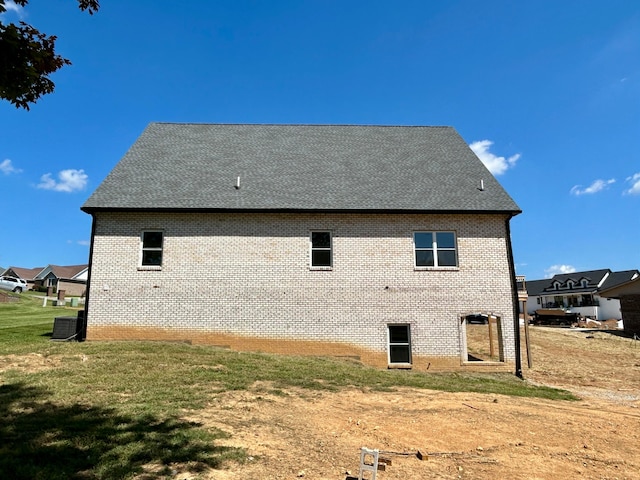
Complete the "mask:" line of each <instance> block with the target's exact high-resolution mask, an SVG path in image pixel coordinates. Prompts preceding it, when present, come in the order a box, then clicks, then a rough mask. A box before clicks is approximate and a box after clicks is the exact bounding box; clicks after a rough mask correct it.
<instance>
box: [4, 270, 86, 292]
mask: <svg viewBox="0 0 640 480" xmlns="http://www.w3.org/2000/svg"><path fill="white" fill-rule="evenodd" d="M88 271H89V266H88V265H87V264H84V265H67V266H61V265H47V266H46V267H37V268H21V267H9V268H7V269H6V270H5V271H4V272H2V275H8V276H11V277H16V278H21V279H23V280H26V281H27V284H28V285H29V288H31V289H33V288H38V287H45V288H46V287H52V288H53V289H56V290H65V292H66V294H67V295H74V296H81V295H84V293H85V290H86V284H87V277H88Z"/></svg>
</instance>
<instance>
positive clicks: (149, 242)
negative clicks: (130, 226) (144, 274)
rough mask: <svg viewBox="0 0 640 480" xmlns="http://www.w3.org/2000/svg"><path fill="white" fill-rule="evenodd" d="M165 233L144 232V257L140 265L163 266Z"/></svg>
mask: <svg viewBox="0 0 640 480" xmlns="http://www.w3.org/2000/svg"><path fill="white" fill-rule="evenodd" d="M163 236H164V235H163V233H162V232H159V231H146V232H142V238H141V240H142V256H141V260H140V265H141V266H143V267H160V266H162V240H163Z"/></svg>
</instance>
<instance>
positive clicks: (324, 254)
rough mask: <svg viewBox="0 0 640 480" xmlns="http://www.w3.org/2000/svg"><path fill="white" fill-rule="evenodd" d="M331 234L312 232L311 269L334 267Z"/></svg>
mask: <svg viewBox="0 0 640 480" xmlns="http://www.w3.org/2000/svg"><path fill="white" fill-rule="evenodd" d="M331 250H332V245H331V232H311V267H312V268H314V267H320V268H330V267H331V266H332V256H333V255H332V251H331Z"/></svg>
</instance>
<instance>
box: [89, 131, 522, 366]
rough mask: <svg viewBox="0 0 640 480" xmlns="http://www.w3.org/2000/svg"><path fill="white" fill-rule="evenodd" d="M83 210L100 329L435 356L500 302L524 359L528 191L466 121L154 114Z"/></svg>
mask: <svg viewBox="0 0 640 480" xmlns="http://www.w3.org/2000/svg"><path fill="white" fill-rule="evenodd" d="M82 210H83V211H85V212H87V213H89V214H91V215H92V217H93V225H92V235H91V252H92V253H91V258H90V273H89V278H90V280H89V288H88V299H87V310H86V318H87V325H88V330H87V338H88V339H89V340H92V339H118V338H126V339H172V340H176V339H178V340H190V341H192V342H194V343H195V342H199V343H208V344H213V345H219V346H227V347H230V348H234V349H239V350H260V351H269V352H283V353H301V354H312V355H336V356H357V357H359V358H360V359H361V360H362V361H363V362H365V363H368V364H372V365H377V366H389V367H392V368H412V367H413V368H417V369H429V368H430V369H432V370H434V369H438V368H460V367H461V365H463V366H467V365H470V362H468V359H469V358H470V356H469V355H468V353H467V339H466V326H465V323H466V322H465V316H466V315H468V314H470V313H476V312H485V313H491V314H492V315H494V316H495V317H497V318H498V325H499V329H498V331H499V333H500V338H499V354H500V355H499V356H500V359H501V360H502V363H500V362H496V367H495V368H497V369H501V368H502V367H505V366H506V365H509V364H511V365H512V364H513V363H514V361H516V346H515V341H514V339H515V336H516V331H515V328H514V319H515V316H516V313H517V299H518V297H517V291H516V280H515V274H514V268H513V259H512V252H511V242H510V234H509V225H510V219H511V218H512V217H513V216H514V215H517V214H518V213H520V209H519V208H518V206H517V205H516V204H515V202H514V201H513V200H512V199H511V197H510V196H509V195H508V194H507V193H506V192H505V191H504V189H503V188H502V187H501V186H500V184H499V183H498V182H497V181H496V180H495V178H494V177H493V176H492V175H491V173H490V172H489V171H488V170H487V169H486V167H485V166H484V165H483V164H482V162H481V161H480V160H479V159H478V158H477V157H476V156H475V155H474V154H473V152H472V151H471V150H470V148H469V147H468V145H467V144H466V142H465V141H464V140H463V139H462V138H461V137H460V136H459V135H458V133H457V132H456V131H455V130H454V129H453V128H450V127H387V126H336V125H204V124H160V123H153V124H150V125H149V126H148V127H147V129H146V130H145V131H144V132H143V134H142V135H141V137H140V138H139V139H138V140H137V141H136V143H135V144H134V145H133V146H132V147H131V149H130V150H129V151H128V152H127V154H126V155H125V156H124V158H123V159H122V160H121V161H120V163H118V165H117V166H116V167H115V168H114V169H113V171H112V172H111V173H110V174H109V176H108V177H107V178H106V179H105V180H104V182H103V183H102V184H101V185H100V186H99V187H98V189H97V190H96V191H95V192H94V193H93V195H92V196H91V197H90V198H89V199H88V200H87V202H86V203H85V204H84V205H83V207H82ZM517 365H518V364H517V363H516V366H517Z"/></svg>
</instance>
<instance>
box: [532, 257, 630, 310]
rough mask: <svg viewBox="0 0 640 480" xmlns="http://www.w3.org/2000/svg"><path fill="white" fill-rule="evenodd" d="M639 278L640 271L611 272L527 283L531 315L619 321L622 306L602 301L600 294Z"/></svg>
mask: <svg viewBox="0 0 640 480" xmlns="http://www.w3.org/2000/svg"><path fill="white" fill-rule="evenodd" d="M639 275H640V272H639V271H638V270H625V271H621V272H612V271H611V270H609V269H608V268H607V269H602V270H591V271H587V272H574V273H563V274H558V275H554V276H553V277H552V278H548V279H544V280H527V293H528V297H529V299H528V301H527V313H528V314H530V315H532V314H534V313H535V311H536V310H540V309H558V308H559V309H563V310H565V311H570V312H571V313H575V314H578V315H579V316H581V317H585V318H591V319H594V320H608V319H617V320H619V319H620V318H621V314H620V302H619V301H618V300H615V299H609V298H602V296H601V295H600V292H601V291H602V290H605V289H609V288H612V287H615V286H617V285H621V284H623V283H626V282H629V281H631V280H633V279H634V278H637V277H638V276H639Z"/></svg>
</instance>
